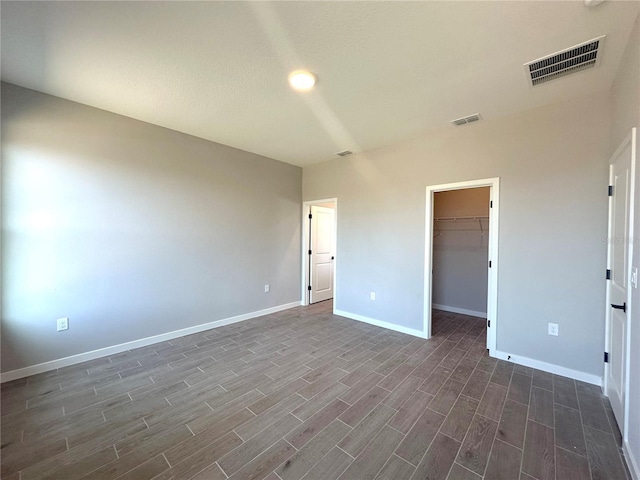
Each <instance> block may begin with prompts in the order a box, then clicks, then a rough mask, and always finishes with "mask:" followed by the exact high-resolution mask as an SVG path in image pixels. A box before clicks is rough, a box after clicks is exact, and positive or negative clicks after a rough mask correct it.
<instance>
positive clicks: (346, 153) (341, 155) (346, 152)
mask: <svg viewBox="0 0 640 480" xmlns="http://www.w3.org/2000/svg"><path fill="white" fill-rule="evenodd" d="M352 153H353V152H352V151H351V150H342V151H341V152H338V153H336V155H338V156H339V157H346V156H347V155H351V154H352Z"/></svg>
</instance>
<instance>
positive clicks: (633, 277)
mask: <svg viewBox="0 0 640 480" xmlns="http://www.w3.org/2000/svg"><path fill="white" fill-rule="evenodd" d="M631 285H633V288H638V267H633V268H632V269H631Z"/></svg>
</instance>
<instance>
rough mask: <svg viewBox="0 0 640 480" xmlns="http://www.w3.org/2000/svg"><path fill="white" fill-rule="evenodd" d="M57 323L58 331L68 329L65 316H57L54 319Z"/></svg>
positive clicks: (67, 319) (67, 321) (67, 320)
mask: <svg viewBox="0 0 640 480" xmlns="http://www.w3.org/2000/svg"><path fill="white" fill-rule="evenodd" d="M56 324H57V329H58V331H59V332H61V331H63V330H69V318H68V317H65V318H59V319H58V320H57V321H56Z"/></svg>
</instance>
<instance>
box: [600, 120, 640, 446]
mask: <svg viewBox="0 0 640 480" xmlns="http://www.w3.org/2000/svg"><path fill="white" fill-rule="evenodd" d="M629 144H631V145H630V146H631V149H630V151H631V162H630V163H631V171H630V177H631V178H630V182H629V203H630V205H629V225H628V234H629V238H628V239H625V241H628V243H629V256H628V258H627V263H628V265H627V271H628V272H629V275H631V271H632V269H633V246H634V242H633V241H631V239H633V238H634V234H635V232H634V231H633V226H634V216H635V197H636V195H635V187H636V184H635V183H636V151H637V150H636V149H637V128H636V127H633V128H632V129H631V132H629V134H628V135H627V136H626V137H625V138H624V140H623V141H622V142H621V143H620V145H619V146H618V148H616V150H615V152H614V153H613V155H611V157H610V158H609V185H611V180H612V174H613V164H612V163H611V162H612V161H613V160H614V159H615V158H616V157H617V156H618V155H620V153H621V152H622V151H623V150H624V149H625V148H626V147H627V146H628V145H629ZM608 198H609V210H608V217H607V269H610V268H611V237H612V235H613V232H612V227H613V225H612V224H611V213H612V210H613V200H612V197H608ZM607 282H608V281H607ZM605 285H606V293H605V302H606V303H605V329H604V331H605V333H604V337H605V338H604V351H605V352H609V345H610V342H611V307H610V306H609V304H610V294H609V284H608V283H605ZM631 297H632V287H631V278H630V277H629V278H627V298H626V300H627V312H626V313H627V318H626V332H627V338H626V341H625V343H626V345H625V358H624V360H623V361H624V369H625V373H624V386H623V392H624V398H623V405H622V410H623V412H624V421H623V424H622V425H619V427H620V432H621V434H622V441H623V445H624V444H625V443H626V441H627V440H628V431H629V395H628V393H629V392H628V390H629V385H630V382H631V335H630V332H631V330H630V327H631V316H632V308H633V304H632V302H631ZM609 368H610V367H609V363H605V364H604V377H603V381H602V391H603V393H604V394H605V395H606V394H607V391H608V389H609Z"/></svg>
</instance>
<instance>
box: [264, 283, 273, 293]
mask: <svg viewBox="0 0 640 480" xmlns="http://www.w3.org/2000/svg"><path fill="white" fill-rule="evenodd" d="M270 288H271V287H270V286H269V284H268V283H267V284H266V285H265V286H264V293H269V289H270Z"/></svg>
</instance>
